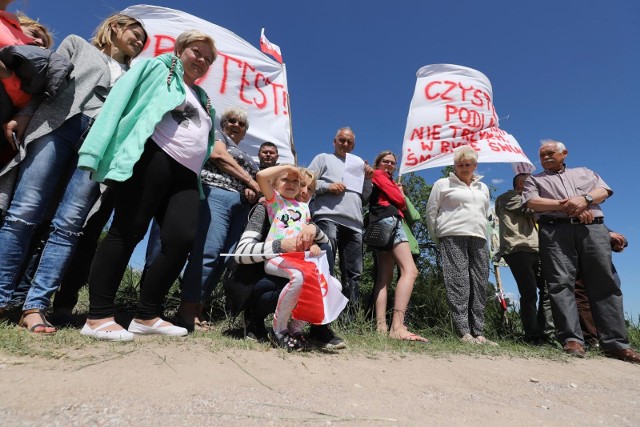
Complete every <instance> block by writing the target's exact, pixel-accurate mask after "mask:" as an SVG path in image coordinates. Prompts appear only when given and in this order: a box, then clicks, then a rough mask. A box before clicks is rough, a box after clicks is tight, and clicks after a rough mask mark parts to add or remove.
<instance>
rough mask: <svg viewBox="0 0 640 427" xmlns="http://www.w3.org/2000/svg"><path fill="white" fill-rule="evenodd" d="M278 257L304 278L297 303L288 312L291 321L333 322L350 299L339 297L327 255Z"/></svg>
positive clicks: (298, 253)
mask: <svg viewBox="0 0 640 427" xmlns="http://www.w3.org/2000/svg"><path fill="white" fill-rule="evenodd" d="M280 256H281V257H282V258H285V259H286V262H287V264H288V266H291V267H293V268H295V269H296V270H299V271H301V272H302V275H303V277H304V282H303V285H302V291H301V292H300V297H299V298H298V304H297V305H296V307H295V308H294V309H293V312H292V313H291V315H292V316H293V318H294V319H298V320H303V321H305V322H309V323H313V324H314V325H325V324H327V323H331V322H333V321H334V320H336V318H337V317H338V315H339V314H340V313H341V312H342V310H343V309H344V308H345V306H346V305H347V302H348V301H349V300H348V299H347V298H346V297H345V296H344V295H342V285H341V284H340V281H339V280H338V279H336V278H335V277H332V276H331V275H330V274H329V263H328V261H327V255H326V253H324V252H322V253H321V254H320V255H318V256H313V255H311V254H310V253H309V252H290V253H283V254H281V255H280Z"/></svg>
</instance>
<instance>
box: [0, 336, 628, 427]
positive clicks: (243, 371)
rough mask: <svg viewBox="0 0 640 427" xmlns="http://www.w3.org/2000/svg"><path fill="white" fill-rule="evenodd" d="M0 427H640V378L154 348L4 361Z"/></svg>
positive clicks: (620, 368)
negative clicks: (259, 426)
mask: <svg viewBox="0 0 640 427" xmlns="http://www.w3.org/2000/svg"><path fill="white" fill-rule="evenodd" d="M0 384H1V385H2V387H0V425H2V426H29V425H38V426H40V425H62V426H69V425H78V426H80V425H81V426H85V425H100V426H102V425H104V426H115V425H127V424H128V425H132V426H133V425H135V426H174V425H175V426H179V425H196V424H205V425H225V426H227V425H300V424H304V425H310V426H311V425H337V424H340V425H447V426H448V425H516V424H518V425H569V426H572V425H575V426H578V425H606V426H610V425H622V426H637V425H640V366H637V365H631V364H628V363H623V362H619V361H616V360H610V359H604V358H588V359H584V360H580V359H566V360H559V361H550V360H544V359H533V358H531V359H525V358H508V357H504V356H499V357H491V356H486V355H479V356H465V355H452V356H442V355H433V354H429V351H428V349H427V350H425V351H424V352H420V353H415V352H393V353H382V352H381V353H376V354H366V353H365V352H363V351H354V350H348V349H347V350H344V351H341V352H336V353H321V352H312V353H304V354H286V353H284V352H283V351H281V350H273V349H266V348H265V349H257V350H256V349H235V348H226V349H213V350H212V349H211V348H209V347H207V345H206V344H205V343H199V342H181V343H180V344H179V345H176V343H175V342H171V341H166V340H161V341H158V340H153V339H150V340H148V341H147V342H144V343H142V344H136V345H133V347H128V346H127V344H124V345H114V344H108V343H97V344H96V345H95V347H91V348H90V349H87V348H82V349H79V350H75V351H71V352H69V353H67V354H66V355H65V357H64V358H60V359H55V358H53V359H49V358H48V359H44V358H33V357H16V356H8V355H6V354H5V355H3V354H2V353H0Z"/></svg>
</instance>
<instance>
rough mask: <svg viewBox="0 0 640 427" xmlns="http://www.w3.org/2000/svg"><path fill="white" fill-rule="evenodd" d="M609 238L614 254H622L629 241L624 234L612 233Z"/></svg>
mask: <svg viewBox="0 0 640 427" xmlns="http://www.w3.org/2000/svg"><path fill="white" fill-rule="evenodd" d="M609 237H610V238H611V249H612V250H613V251H614V252H622V251H623V250H624V244H625V243H626V242H627V239H626V238H625V237H624V236H623V235H622V234H620V233H616V232H615V231H610V232H609Z"/></svg>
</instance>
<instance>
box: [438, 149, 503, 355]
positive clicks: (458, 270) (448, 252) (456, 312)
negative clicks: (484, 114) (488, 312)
mask: <svg viewBox="0 0 640 427" xmlns="http://www.w3.org/2000/svg"><path fill="white" fill-rule="evenodd" d="M477 166H478V154H477V153H476V151H475V150H474V149H473V148H471V147H470V146H468V145H464V146H462V147H459V148H456V149H455V151H454V154H453V172H451V173H450V174H449V176H448V177H447V178H441V179H439V180H438V181H436V183H435V184H434V185H433V187H432V189H431V194H430V195H429V200H428V202H427V226H428V228H429V233H430V234H431V238H432V239H433V240H434V241H435V242H439V245H440V256H441V258H442V270H443V273H444V284H445V288H446V291H447V300H448V301H449V307H450V309H451V315H452V317H453V324H454V326H455V328H456V330H457V331H458V333H459V334H460V336H461V341H462V342H466V343H475V344H489V345H497V344H496V343H494V342H492V341H489V340H488V339H486V338H485V337H484V336H483V331H484V308H485V304H486V300H487V291H486V289H487V282H488V279H489V248H488V246H487V240H486V234H487V212H488V210H489V189H488V188H487V186H486V185H485V184H484V183H482V182H480V179H482V177H481V176H478V175H475V173H474V172H475V170H476V167H477Z"/></svg>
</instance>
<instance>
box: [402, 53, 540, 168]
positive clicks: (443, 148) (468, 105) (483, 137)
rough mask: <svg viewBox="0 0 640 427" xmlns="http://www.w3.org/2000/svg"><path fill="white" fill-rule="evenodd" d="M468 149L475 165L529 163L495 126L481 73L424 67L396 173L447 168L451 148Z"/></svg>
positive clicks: (495, 116)
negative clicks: (473, 152) (400, 161)
mask: <svg viewBox="0 0 640 427" xmlns="http://www.w3.org/2000/svg"><path fill="white" fill-rule="evenodd" d="M465 144H467V145H470V146H471V147H473V148H474V149H475V150H476V151H477V152H478V162H479V163H490V162H499V163H502V162H507V163H512V165H513V167H514V172H518V173H519V172H531V171H533V169H534V166H533V164H532V163H531V161H530V160H529V159H528V158H527V156H526V154H525V153H524V151H523V150H522V149H521V148H520V145H519V144H518V142H517V141H516V139H515V138H514V137H513V136H512V135H510V134H508V133H507V132H505V131H503V130H501V129H500V128H499V127H498V114H497V113H496V109H495V107H494V105H493V93H492V89H491V82H490V81H489V79H488V78H487V76H485V75H484V74H482V73H481V72H479V71H477V70H474V69H471V68H467V67H463V66H460V65H452V64H435V65H427V66H424V67H422V68H420V69H419V70H418V72H417V82H416V87H415V91H414V94H413V99H412V100H411V106H410V109H409V115H408V117H407V127H406V130H405V134H404V141H403V145H402V165H401V167H400V173H401V174H403V173H407V172H414V171H418V170H421V169H425V168H431V167H443V166H450V165H452V164H453V150H454V149H455V148H456V147H459V146H461V145H465Z"/></svg>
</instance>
